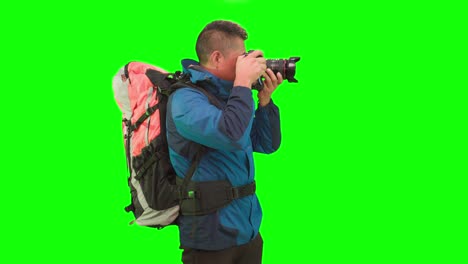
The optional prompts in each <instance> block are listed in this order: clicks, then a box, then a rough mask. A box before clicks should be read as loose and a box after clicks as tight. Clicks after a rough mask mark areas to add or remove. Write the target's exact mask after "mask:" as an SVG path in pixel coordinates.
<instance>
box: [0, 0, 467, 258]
mask: <svg viewBox="0 0 468 264" xmlns="http://www.w3.org/2000/svg"><path fill="white" fill-rule="evenodd" d="M1 6H2V8H1V9H0V10H1V11H0V15H1V18H0V20H1V21H0V22H2V36H3V40H2V45H1V47H2V48H1V50H2V51H1V54H2V62H3V63H2V73H3V78H2V93H3V95H2V100H1V102H2V103H1V106H0V107H1V110H2V113H3V122H2V129H1V132H0V133H1V136H2V150H3V155H2V156H3V158H2V179H3V185H2V187H3V188H2V192H1V195H2V201H3V204H2V205H3V206H2V207H3V208H2V209H3V210H2V217H1V223H0V226H1V227H0V228H1V234H2V235H1V237H2V238H1V240H2V247H1V248H0V251H1V255H0V256H1V257H0V262H2V263H42V262H48V263H69V262H71V263H134V262H143V263H180V253H181V251H180V250H179V249H178V246H179V243H178V231H177V228H175V227H168V228H165V229H163V230H161V231H157V230H153V229H149V228H143V227H138V226H129V225H128V223H129V222H130V221H131V220H132V217H131V215H129V214H126V213H125V212H124V211H123V207H124V206H126V205H127V203H128V202H129V192H128V187H127V185H126V177H127V174H126V165H125V155H124V149H123V142H122V132H121V113H120V112H119V109H118V107H117V104H116V103H115V101H114V99H113V93H112V87H111V79H112V77H113V75H114V74H115V73H116V72H117V70H118V69H119V68H120V67H122V66H123V65H124V64H125V63H127V62H129V61H142V62H147V63H151V64H155V65H158V66H160V67H162V68H165V69H167V70H169V71H175V70H179V69H180V63H179V61H180V59H182V58H194V59H195V58H196V56H195V49H194V46H195V41H196V37H197V36H198V33H199V32H200V31H201V30H202V28H203V27H204V26H205V25H206V24H207V23H209V22H210V21H212V20H215V19H227V20H233V21H236V22H238V23H240V24H241V25H242V26H243V27H244V28H246V29H247V31H248V33H249V39H248V40H247V41H246V47H247V49H261V50H263V51H264V54H265V56H266V57H267V58H289V57H290V56H300V57H301V60H300V61H299V62H298V63H297V74H296V77H297V79H298V80H299V83H298V84H291V83H287V82H285V83H284V84H283V85H281V86H280V87H279V88H278V90H277V91H276V92H275V94H274V95H273V98H274V101H275V103H276V104H277V105H278V106H279V107H280V111H281V122H282V144H281V148H280V149H279V150H278V151H277V152H276V153H274V154H272V155H261V154H256V155H255V161H256V164H255V165H256V179H257V182H258V191H257V193H258V196H259V199H260V201H261V204H262V207H263V211H264V220H263V222H262V226H261V233H262V235H263V238H264V263H267V264H268V263H466V260H467V251H466V223H467V222H466V215H465V214H466V209H467V207H466V184H465V183H464V180H463V179H464V178H466V175H468V174H467V173H466V147H465V146H466V144H465V143H466V133H465V132H466V128H465V126H466V125H463V124H466V97H465V96H464V93H463V92H464V91H465V90H466V87H468V86H467V85H466V58H465V51H466V41H465V39H464V36H466V27H464V26H463V25H464V24H465V25H466V12H465V11H466V10H465V11H463V10H464V9H463V8H462V6H458V5H457V4H452V3H450V1H444V4H438V3H430V4H429V3H424V2H421V3H418V2H405V3H397V2H394V1H385V2H352V1H349V2H337V1H333V2H307V1H298V0H290V1H281V2H280V1H253V0H251V1H248V0H244V1H235V0H231V1H227V0H226V1H214V0H211V1H175V2H173V3H170V2H163V3H161V2H159V1H147V2H140V1H126V2H117V1H115V2H113V3H107V4H102V3H100V2H98V1H94V2H87V3H84V2H81V3H73V2H72V3H64V2H56V3H48V2H44V3H40V4H39V3H28V2H22V3H20V4H11V3H10V4H8V3H3V4H1ZM463 14H464V15H463ZM463 65H464V66H463ZM463 68H465V70H463ZM463 87H464V88H463ZM463 157H464V158H463ZM463 175H465V176H463Z"/></svg>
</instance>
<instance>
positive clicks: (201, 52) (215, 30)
mask: <svg viewBox="0 0 468 264" xmlns="http://www.w3.org/2000/svg"><path fill="white" fill-rule="evenodd" d="M236 37H239V38H241V39H242V40H246V39H247V32H246V31H245V29H243V28H242V27H241V26H240V25H239V24H236V23H234V22H231V21H226V20H216V21H213V22H211V23H209V24H208V25H206V26H205V28H204V29H203V30H202V32H200V35H198V39H197V44H196V47H195V49H196V52H197V56H198V60H199V62H200V63H201V64H204V63H206V62H207V61H208V58H209V57H210V54H211V53H212V52H213V51H215V50H220V51H221V52H223V51H225V50H226V49H228V48H229V47H230V44H231V40H232V39H233V38H236Z"/></svg>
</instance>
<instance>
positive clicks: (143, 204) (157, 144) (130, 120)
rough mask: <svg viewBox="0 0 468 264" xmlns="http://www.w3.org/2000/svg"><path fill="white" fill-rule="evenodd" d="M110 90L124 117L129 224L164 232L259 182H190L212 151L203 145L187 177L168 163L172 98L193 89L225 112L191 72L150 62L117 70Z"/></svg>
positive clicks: (246, 192)
mask: <svg viewBox="0 0 468 264" xmlns="http://www.w3.org/2000/svg"><path fill="white" fill-rule="evenodd" d="M112 86H113V90H114V97H115V99H116V101H117V104H118V105H119V108H120V110H121V111H122V114H123V126H122V129H123V135H124V144H125V151H126V157H127V167H128V169H129V173H130V175H129V177H128V185H129V187H130V194H131V204H130V205H129V206H127V207H126V208H125V210H126V211H127V212H132V213H133V214H134V216H135V220H133V221H132V222H131V224H133V223H137V224H138V225H141V226H148V227H156V228H162V227H165V226H167V225H171V224H175V221H176V219H177V217H178V216H179V213H182V214H184V215H204V214H208V213H212V212H215V211H216V210H218V209H219V208H222V207H224V206H226V205H227V204H229V203H230V202H231V201H232V200H234V199H238V198H242V197H244V196H247V195H251V194H253V193H254V192H255V183H252V184H248V185H245V186H240V187H233V186H232V185H231V184H230V183H229V182H228V181H212V182H193V181H191V178H192V176H193V174H194V172H195V170H196V168H197V166H198V164H199V162H200V160H201V158H202V156H203V155H204V154H205V153H206V152H207V151H209V149H208V148H207V147H205V146H203V145H200V144H197V148H196V153H194V155H193V157H194V158H193V160H192V164H191V166H190V168H189V169H188V170H187V172H186V173H185V177H184V179H181V178H179V177H177V176H176V173H175V171H174V168H173V167H172V165H171V162H170V159H169V148H168V143H167V135H166V107H167V101H168V97H169V95H170V94H171V93H172V92H174V91H175V90H176V89H179V88H184V87H190V88H193V89H196V90H198V91H200V92H202V93H203V94H204V95H205V96H206V97H207V98H208V100H209V102H210V103H211V104H213V105H215V106H216V107H218V108H221V105H220V103H219V101H218V100H217V99H216V98H214V96H212V95H211V94H210V93H208V92H207V91H206V90H205V89H203V88H202V87H200V86H197V85H195V84H193V83H191V82H190V76H189V75H188V73H185V74H182V73H181V72H175V73H168V72H167V71H165V70H163V69H161V68H159V67H156V66H153V65H150V64H145V63H141V62H130V63H128V64H127V65H125V66H124V67H122V68H121V69H120V70H119V71H118V72H117V74H116V75H115V76H114V78H113V83H112ZM201 197H203V199H202V198H201Z"/></svg>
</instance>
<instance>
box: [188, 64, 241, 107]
mask: <svg viewBox="0 0 468 264" xmlns="http://www.w3.org/2000/svg"><path fill="white" fill-rule="evenodd" d="M182 67H183V69H184V73H189V74H190V80H191V81H192V82H193V83H195V84H198V85H200V86H202V87H203V88H205V89H206V90H208V91H209V92H210V93H211V94H213V95H215V96H217V97H219V98H221V99H223V100H227V99H228V98H229V95H230V94H231V90H232V86H233V84H234V83H233V82H231V81H226V80H223V79H220V78H218V77H216V76H214V75H213V74H212V73H210V72H209V71H207V70H205V69H203V68H202V67H201V66H200V64H199V63H198V62H197V61H194V60H190V59H185V60H182Z"/></svg>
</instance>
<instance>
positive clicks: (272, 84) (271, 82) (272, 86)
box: [258, 68, 283, 107]
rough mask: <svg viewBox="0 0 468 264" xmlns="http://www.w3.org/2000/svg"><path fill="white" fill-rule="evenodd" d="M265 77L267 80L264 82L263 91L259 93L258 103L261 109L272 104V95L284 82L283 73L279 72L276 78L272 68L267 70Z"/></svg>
mask: <svg viewBox="0 0 468 264" xmlns="http://www.w3.org/2000/svg"><path fill="white" fill-rule="evenodd" d="M263 77H264V78H265V80H264V81H263V84H264V85H263V89H262V90H261V91H260V92H258V102H259V104H260V106H261V107H263V106H266V105H267V104H269V103H270V100H271V94H272V93H273V92H274V91H275V90H276V88H277V87H278V85H280V84H281V83H282V82H283V76H281V73H279V72H278V73H277V74H276V76H275V73H273V71H272V70H271V69H270V68H268V69H267V70H266V72H265V73H264V74H263Z"/></svg>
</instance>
